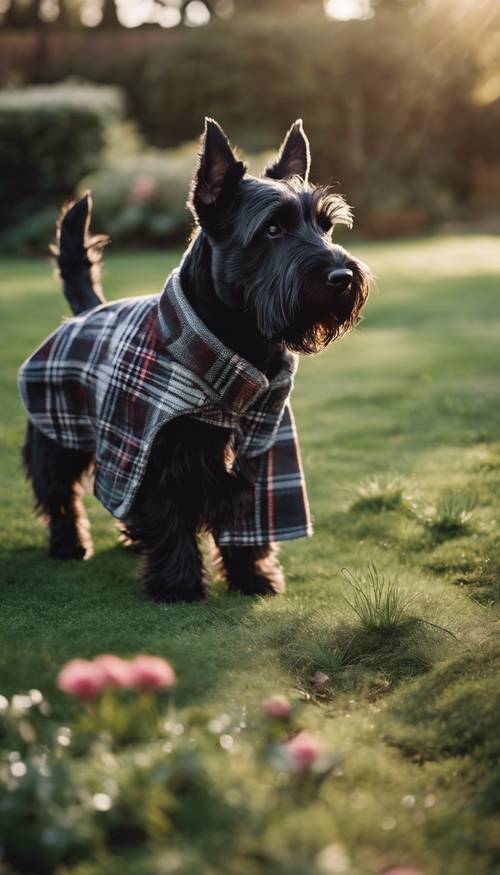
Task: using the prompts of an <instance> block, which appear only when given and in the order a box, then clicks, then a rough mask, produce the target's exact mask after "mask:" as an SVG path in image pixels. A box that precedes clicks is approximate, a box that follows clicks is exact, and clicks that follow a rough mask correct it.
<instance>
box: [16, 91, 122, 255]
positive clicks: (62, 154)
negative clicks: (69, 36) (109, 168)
mask: <svg viewBox="0 0 500 875" xmlns="http://www.w3.org/2000/svg"><path fill="white" fill-rule="evenodd" d="M120 112H121V99H120V95H119V92H118V91H117V90H116V89H114V88H109V87H97V86H94V85H74V84H72V85H57V86H44V87H32V88H27V89H23V90H17V89H12V90H7V91H4V92H3V93H2V94H0V162H1V167H2V183H1V186H0V236H5V235H7V236H8V237H9V236H11V235H12V234H13V235H14V236H15V234H16V226H17V224H18V223H23V225H25V227H26V228H27V232H28V237H29V236H30V233H31V231H30V230H29V228H30V227H31V226H32V225H33V224H34V225H36V224H37V222H38V221H43V215H44V214H46V211H47V210H48V209H49V210H50V208H51V206H54V207H55V205H56V204H60V203H61V202H62V201H63V200H64V199H65V198H67V197H68V196H70V195H71V194H72V193H73V191H74V188H75V186H76V185H77V183H78V182H79V181H80V180H81V178H82V176H84V175H85V174H87V173H89V172H91V171H92V170H94V169H95V168H96V167H97V166H98V164H99V161H100V156H101V152H102V148H103V145H104V142H105V131H106V126H107V124H108V123H109V121H110V119H112V118H116V117H117V116H118V115H119V114H120ZM2 232H3V235H2ZM21 237H22V235H21ZM21 242H22V241H21Z"/></svg>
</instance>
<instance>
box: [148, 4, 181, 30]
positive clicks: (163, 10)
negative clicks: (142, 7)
mask: <svg viewBox="0 0 500 875" xmlns="http://www.w3.org/2000/svg"><path fill="white" fill-rule="evenodd" d="M181 19H182V15H181V11H180V9H177V8H176V7H175V6H158V8H157V10H156V16H155V21H157V22H158V24H159V25H160V27H177V25H178V24H180V23H181Z"/></svg>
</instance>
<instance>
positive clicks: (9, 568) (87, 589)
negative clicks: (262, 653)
mask: <svg viewBox="0 0 500 875" xmlns="http://www.w3.org/2000/svg"><path fill="white" fill-rule="evenodd" d="M139 561H140V560H138V559H137V557H135V556H133V555H132V554H131V553H130V552H128V551H126V550H124V548H123V546H121V545H116V546H115V547H112V548H110V549H108V550H104V551H102V552H98V553H97V554H96V555H95V556H94V557H93V558H92V559H91V560H89V561H87V562H75V561H68V562H60V561H57V560H54V559H50V558H49V557H48V556H47V554H46V548H45V546H43V548H42V547H21V548H17V549H15V550H14V549H8V548H3V549H1V550H0V568H2V569H3V586H2V600H3V609H4V611H5V612H6V615H8V616H9V618H10V621H9V627H8V629H6V630H5V645H4V653H3V658H2V656H1V655H0V681H1V688H2V692H3V693H5V694H7V695H10V694H12V693H14V692H19V690H21V689H30V688H32V687H36V688H41V689H42V691H43V692H44V693H46V694H47V695H48V696H49V698H51V700H52V699H53V700H54V701H55V702H56V707H57V701H58V700H59V699H60V698H61V697H60V694H58V693H57V691H56V689H55V678H56V676H57V672H58V670H59V669H60V667H61V665H62V664H63V663H64V662H66V661H67V660H68V659H71V658H74V657H76V656H78V657H83V658H92V657H93V656H95V655H96V654H98V653H103V652H113V653H116V654H118V655H120V656H123V657H129V656H132V655H135V654H137V653H152V654H158V655H161V656H165V657H167V658H168V659H170V660H172V662H173V664H174V666H175V668H176V671H177V674H178V675H179V678H180V680H181V681H182V682H180V683H179V692H178V694H176V699H177V700H178V703H179V704H180V705H182V704H183V703H184V702H192V701H193V700H194V699H196V700H197V701H199V702H200V701H201V702H203V701H205V700H206V699H207V698H210V696H211V694H212V693H213V692H214V690H215V689H216V688H219V690H220V688H224V676H225V672H226V671H230V670H232V669H233V667H234V662H235V660H237V659H238V658H241V655H240V657H238V656H235V652H237V651H238V648H239V647H240V646H243V644H242V643H241V642H242V639H243V638H244V636H245V635H246V636H248V629H247V628H246V625H245V623H244V622H243V620H244V617H245V616H246V615H247V614H248V613H249V611H251V610H252V605H253V601H252V600H251V599H245V598H244V597H237V596H233V597H231V596H228V595H225V594H224V595H222V594H221V592H220V590H219V589H218V587H217V586H216V585H215V586H214V587H213V588H212V591H211V593H210V596H209V599H208V600H207V602H205V603H201V604H195V605H193V604H183V603H179V604H174V605H164V604H155V603H153V602H150V601H147V600H146V599H145V598H144V596H143V594H142V591H141V588H140V585H139V583H138V581H137V572H138V568H139ZM229 639H230V640H231V647H232V648H233V650H232V649H231V648H229V647H228V640H229ZM20 647H22V648H23V659H22V660H21V661H20V663H19V666H18V669H17V670H16V673H13V672H12V670H11V667H12V657H11V656H9V653H10V654H12V653H15V652H16V650H17V649H19V648H20Z"/></svg>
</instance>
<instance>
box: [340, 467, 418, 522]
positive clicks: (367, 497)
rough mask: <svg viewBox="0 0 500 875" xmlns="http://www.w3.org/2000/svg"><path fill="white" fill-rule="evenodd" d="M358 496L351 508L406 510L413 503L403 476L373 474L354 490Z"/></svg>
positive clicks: (359, 509) (369, 511) (353, 509)
mask: <svg viewBox="0 0 500 875" xmlns="http://www.w3.org/2000/svg"><path fill="white" fill-rule="evenodd" d="M353 492H354V493H355V495H356V498H355V499H354V501H353V502H352V503H351V505H350V508H349V509H350V510H352V511H359V512H368V513H381V512H383V511H388V510H405V509H407V508H408V507H410V506H411V505H412V503H413V497H412V495H411V492H410V489H409V486H408V484H407V483H406V482H405V480H403V478H402V477H392V476H372V477H368V478H367V479H366V480H362V481H361V483H360V484H359V485H358V486H356V487H355V488H354V490H353Z"/></svg>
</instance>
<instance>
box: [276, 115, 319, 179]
mask: <svg viewBox="0 0 500 875" xmlns="http://www.w3.org/2000/svg"><path fill="white" fill-rule="evenodd" d="M310 166H311V152H310V150H309V140H308V139H307V137H306V135H305V133H304V128H303V127H302V119H301V118H299V119H297V121H296V122H294V123H293V125H292V127H291V128H290V130H289V131H288V133H287V135H286V137H285V139H284V140H283V142H282V144H281V148H280V150H279V153H278V157H277V159H276V161H274V162H273V163H272V164H270V165H269V167H267V168H266V171H265V176H270V177H271V179H288V177H290V176H301V177H302V179H303V180H304V182H307V178H308V176H309V168H310Z"/></svg>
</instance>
